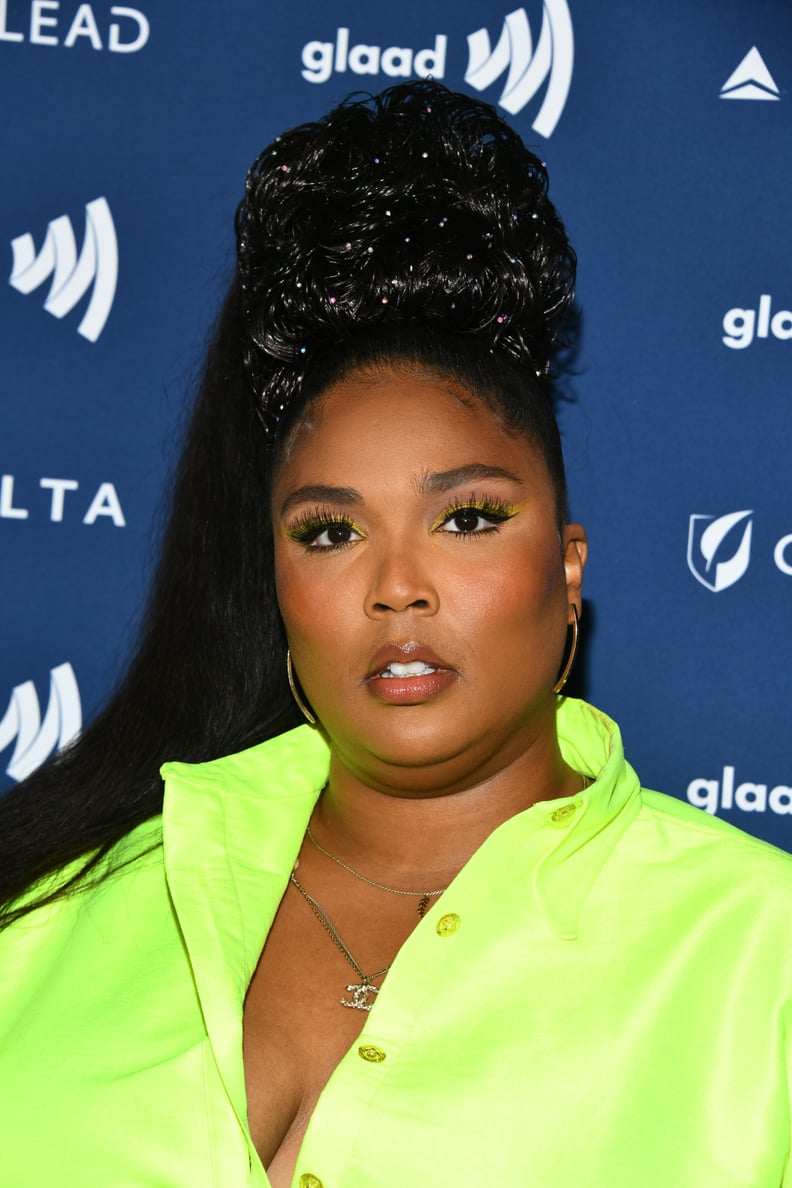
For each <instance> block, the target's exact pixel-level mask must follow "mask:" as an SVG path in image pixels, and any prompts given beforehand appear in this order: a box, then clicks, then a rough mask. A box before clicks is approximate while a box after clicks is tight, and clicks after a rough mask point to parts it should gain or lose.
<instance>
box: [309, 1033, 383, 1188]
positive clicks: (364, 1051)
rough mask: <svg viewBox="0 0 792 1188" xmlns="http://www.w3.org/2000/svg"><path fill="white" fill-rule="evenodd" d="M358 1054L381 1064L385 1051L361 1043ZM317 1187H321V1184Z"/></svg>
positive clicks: (373, 1062) (373, 1045)
mask: <svg viewBox="0 0 792 1188" xmlns="http://www.w3.org/2000/svg"><path fill="white" fill-rule="evenodd" d="M358 1056H361V1057H362V1058H363V1059H364V1060H368V1062H369V1064H382V1062H383V1060H384V1059H385V1053H384V1052H383V1050H382V1048H378V1047H377V1045H376V1044H361V1045H360V1047H359V1048H358ZM319 1188H321V1185H320V1186H319Z"/></svg>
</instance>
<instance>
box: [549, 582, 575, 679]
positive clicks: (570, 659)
mask: <svg viewBox="0 0 792 1188" xmlns="http://www.w3.org/2000/svg"><path fill="white" fill-rule="evenodd" d="M570 605H571V607H572V622H571V623H570V627H571V628H572V645H571V647H570V649H569V655H568V656H567V661H566V664H565V665H564V671H563V672H562V673H561V676H560V677H559V678H558V680H557V681H556V683H555V684H554V685H553V692H554V693H560V692H561V690H562V689H563V687H564V685H565V684H566V683H567V678H568V677H569V674H570V672H571V671H572V665H573V664H574V663H575V656H576V655H577V649H578V613H577V607H576V606H575V604H574V602H572V603H570Z"/></svg>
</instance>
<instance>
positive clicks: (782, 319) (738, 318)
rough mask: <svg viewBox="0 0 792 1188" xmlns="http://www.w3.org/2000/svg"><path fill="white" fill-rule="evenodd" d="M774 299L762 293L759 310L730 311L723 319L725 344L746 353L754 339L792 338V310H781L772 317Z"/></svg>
mask: <svg viewBox="0 0 792 1188" xmlns="http://www.w3.org/2000/svg"><path fill="white" fill-rule="evenodd" d="M772 309H773V299H772V297H771V296H770V294H769V293H762V296H761V297H760V298H759V308H758V310H756V309H739V308H738V307H735V308H734V309H730V310H728V311H727V312H726V313H725V314H724V317H723V342H724V344H725V345H726V346H727V347H731V349H732V350H733V351H744V350H745V348H746V347H749V346H750V345H751V343H752V342H753V340H754V338H755V337H756V338H768V337H769V336H770V335H771V334H772V336H773V338H779V339H782V340H784V339H786V340H789V339H790V338H792V310H791V309H779V310H777V311H776V312H775V313H774V314H773V315H772V317H771V316H770V315H771V313H772Z"/></svg>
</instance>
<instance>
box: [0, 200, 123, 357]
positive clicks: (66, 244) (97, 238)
mask: <svg viewBox="0 0 792 1188" xmlns="http://www.w3.org/2000/svg"><path fill="white" fill-rule="evenodd" d="M11 250H12V252H13V266H12V268H11V276H10V277H9V278H8V283H9V284H10V285H12V286H13V288H15V289H16V290H17V291H18V292H20V293H32V292H33V290H34V289H37V288H38V287H39V285H42V284H43V283H44V281H45V280H47V278H48V277H50V276H52V283H51V285H50V291H49V293H48V295H47V300H46V301H45V302H44V308H45V309H46V311H47V313H51V314H52V315H53V317H56V318H62V317H64V316H65V315H66V314H67V313H69V312H70V311H71V310H72V309H74V307H75V305H77V303H78V301H80V299H81V298H82V297H84V296H85V294H86V293H87V292H88V289H89V288H91V286H93V289H92V292H91V297H90V300H89V302H88V305H87V308H86V310H85V313H84V314H83V317H82V321H81V322H80V324H79V326H78V327H77V333H78V334H81V335H82V336H83V338H87V339H88V341H89V342H96V340H97V338H98V337H99V335H100V334H101V333H102V330H103V329H104V325H105V322H106V321H107V319H108V317H109V316H110V310H111V309H112V307H113V299H114V297H115V291H116V281H117V279H118V243H117V240H116V233H115V226H114V225H113V216H112V215H111V214H110V207H109V206H108V205H107V201H106V199H104V198H95V199H94V200H93V202H89V203H88V204H87V206H86V207H85V236H84V238H83V245H82V248H81V250H80V255H79V257H78V255H77V241H76V239H75V236H74V230H73V229H72V225H71V222H70V220H69V218H68V216H67V215H61V216H60V217H59V218H57V219H53V220H52V222H51V223H50V224H49V226H48V227H47V234H46V236H45V238H44V242H43V244H42V246H41V251H40V252H39V253H38V255H37V254H36V247H35V244H34V242H33V236H32V235H30V234H27V233H26V234H24V235H18V236H17V237H16V238H15V239H12V240H11Z"/></svg>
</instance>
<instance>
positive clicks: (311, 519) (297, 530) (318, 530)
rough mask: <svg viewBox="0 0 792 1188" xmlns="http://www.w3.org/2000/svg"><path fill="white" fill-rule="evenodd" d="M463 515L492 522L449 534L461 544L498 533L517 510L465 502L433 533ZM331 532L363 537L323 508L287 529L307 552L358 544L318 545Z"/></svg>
mask: <svg viewBox="0 0 792 1188" xmlns="http://www.w3.org/2000/svg"><path fill="white" fill-rule="evenodd" d="M463 512H473V513H475V515H476V516H478V517H480V518H481V519H483V520H487V521H489V524H488V526H487V527H486V528H478V529H475V530H473V531H469V532H448V533H447V535H449V536H458V537H459V538H460V539H461V540H468V539H470V538H471V537H474V536H484V535H485V534H487V533H490V532H498V531H499V530H500V526H501V524H504V523H505V522H506V521H507V520H510V519H512V517H513V516H515V515H516V514H517V509H516V508H515V507H511V506H509V505H508V504H506V503H501V502H500V501H499V500H494V499H476V498H471V499H465V500H462V501H460V502H458V503H454V504H452V505H451V506H450V507H447V508H445V509H444V510H443V512H442V513H441V514H440V515H439V516H438V517H437V519H436V520H435V522H434V524H433V525H432V527H431V531H432V532H439V531H440V530H441V529H442V528H443V527H444V525H446V524H448V523H450V522H451V521H452V520H453V519H454V518H455V517H456V516H459V515H461V514H462V513H463ZM328 528H348V529H350V530H351V531H352V532H357V533H360V535H361V536H362V535H363V533H362V532H361V530H360V529H359V528H358V527H357V526H356V525H355V523H354V521H353V520H351V519H350V518H349V516H345V515H343V514H339V513H337V512H328V511H324V510H323V509H321V508H316V509H315V510H314V511H312V512H305V513H304V514H303V515H302V516H300V517H299V518H298V519H297V520H296V521H295V522H294V523H293V524H292V525H291V526H290V527H289V528H288V529H287V534H288V536H289V538H290V539H291V540H293V541H294V542H295V543H296V544H301V545H304V546H305V548H306V549H308V550H312V551H314V552H337V551H339V550H340V549H345V548H348V547H349V546H350V545H352V544H356V543H357V542H356V541H353V540H344V541H337V542H335V543H333V544H326V545H317V544H316V543H315V542H316V541H317V539H318V538H319V537H320V536H321V535H322V533H323V532H326V531H327V529H328Z"/></svg>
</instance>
